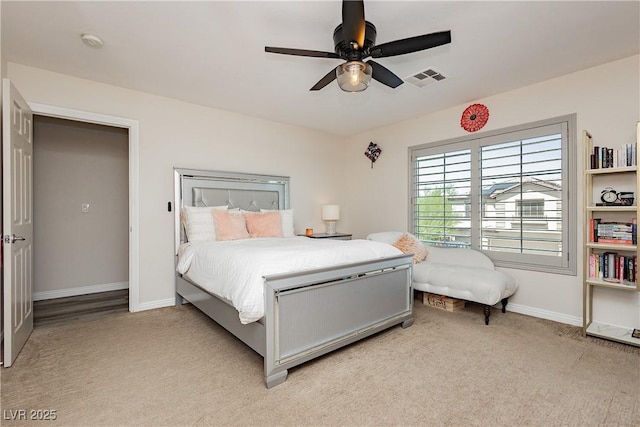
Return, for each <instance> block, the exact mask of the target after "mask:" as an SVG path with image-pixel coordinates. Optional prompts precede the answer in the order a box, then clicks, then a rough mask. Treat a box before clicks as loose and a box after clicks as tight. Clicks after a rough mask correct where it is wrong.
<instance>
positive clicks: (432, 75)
mask: <svg viewBox="0 0 640 427" xmlns="http://www.w3.org/2000/svg"><path fill="white" fill-rule="evenodd" d="M444 79H446V77H445V76H443V75H442V73H441V72H440V71H438V70H436V69H434V68H427V69H426V70H424V71H420V72H419V73H416V74H414V75H412V76H409V77H407V78H406V79H404V81H405V82H407V83H411V84H412V85H415V86H418V87H425V86H428V85H430V84H432V83H437V82H439V81H441V80H444Z"/></svg>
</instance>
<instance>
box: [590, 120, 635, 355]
mask: <svg viewBox="0 0 640 427" xmlns="http://www.w3.org/2000/svg"><path fill="white" fill-rule="evenodd" d="M636 131H637V138H636V141H637V142H640V122H639V123H638V124H637V125H636ZM582 138H583V146H584V165H585V173H584V186H583V190H584V214H585V221H584V223H585V226H584V234H583V236H584V242H585V243H584V251H583V252H584V259H583V265H584V272H583V286H582V334H583V335H584V336H587V335H590V336H595V337H599V338H604V339H608V340H612V341H617V342H622V343H625V344H630V345H635V346H638V347H640V338H634V337H632V332H633V330H634V329H635V328H637V329H640V319H639V320H638V323H639V324H636V325H630V326H629V327H620V326H615V325H608V324H604V323H600V322H596V321H594V320H593V318H594V299H596V298H597V297H598V289H599V288H600V289H605V288H606V289H613V290H615V291H619V292H640V281H638V280H637V277H638V276H640V275H639V274H638V273H637V269H638V261H640V257H639V255H640V252H639V250H638V248H639V247H640V246H639V245H638V240H637V234H638V230H637V221H638V220H640V210H639V209H638V200H637V197H634V199H633V201H632V202H631V201H630V199H626V200H625V197H629V196H630V195H631V196H638V191H640V174H639V173H638V165H637V160H636V159H637V153H636V149H637V144H634V145H631V144H627V145H625V146H623V147H615V148H612V147H603V146H600V145H598V144H597V143H596V142H594V138H593V137H592V136H591V134H590V133H589V132H588V131H586V130H585V131H583V132H582ZM606 193H609V194H606ZM613 193H615V194H613ZM623 193H624V196H623V197H620V196H621V195H622V194H623ZM616 194H617V196H618V199H617V200H615V201H613V202H607V201H608V200H612V199H615V198H616ZM607 196H610V197H611V198H609V197H607Z"/></svg>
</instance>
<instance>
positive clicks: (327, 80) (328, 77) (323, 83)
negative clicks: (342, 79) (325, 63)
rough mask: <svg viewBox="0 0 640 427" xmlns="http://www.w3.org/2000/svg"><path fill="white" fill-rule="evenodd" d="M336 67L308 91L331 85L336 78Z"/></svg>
mask: <svg viewBox="0 0 640 427" xmlns="http://www.w3.org/2000/svg"><path fill="white" fill-rule="evenodd" d="M338 67H339V65H338ZM338 67H336V68H334V69H333V70H331V71H329V72H328V73H327V75H326V76H324V77H323V78H321V79H320V81H319V82H318V83H316V84H315V85H314V86H313V87H312V88H311V89H309V90H320V89H322V88H323V87H325V86H326V85H328V84H329V83H331V82H332V81H334V80H335V79H336V78H337V77H336V70H337V68H338Z"/></svg>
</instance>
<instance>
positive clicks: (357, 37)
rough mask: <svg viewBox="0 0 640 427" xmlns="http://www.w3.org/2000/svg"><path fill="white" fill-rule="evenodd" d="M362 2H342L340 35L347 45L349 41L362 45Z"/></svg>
mask: <svg viewBox="0 0 640 427" xmlns="http://www.w3.org/2000/svg"><path fill="white" fill-rule="evenodd" d="M364 32H365V22H364V2H363V1H362V0H359V1H355V0H343V2H342V37H343V38H344V42H345V43H346V44H347V46H350V44H351V42H356V43H357V44H358V49H361V48H362V46H364Z"/></svg>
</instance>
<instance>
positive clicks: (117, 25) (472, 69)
mask: <svg viewBox="0 0 640 427" xmlns="http://www.w3.org/2000/svg"><path fill="white" fill-rule="evenodd" d="M0 7H1V8H2V10H1V17H2V56H3V60H6V61H9V62H16V63H20V64H25V65H30V66H34V67H38V68H43V69H47V70H51V71H55V72H60V73H64V74H69V75H73V76H77V77H82V78H86V79H91V80H95V81H99V82H104V83H108V84H112V85H116V86H121V87H125V88H130V89H135V90H139V91H143V92H148V93H153V94H158V95H163V96H167V97H170V98H175V99H179V100H183V101H187V102H191V103H195V104H201V105H205V106H211V107H215V108H220V109H224V110H229V111H235V112H239V113H242V114H246V115H251V116H256V117H262V118H265V119H269V120H274V121H278V122H283V123H289V124H294V125H300V126H306V127H309V128H313V129H319V130H322V131H325V132H331V133H334V134H337V135H344V136H346V135H352V134H355V133H359V132H362V131H365V130H367V129H371V128H376V127H379V126H384V125H388V124H391V123H395V122H398V121H402V120H406V119H410V118H413V117H418V116H421V115H424V114H428V113H430V112H433V111H438V110H441V109H444V108H448V107H452V106H455V105H460V104H466V103H472V102H473V101H475V100H478V99H480V98H483V97H487V96H490V95H493V94H496V93H500V92H505V91H509V90H512V89H515V88H518V87H521V86H525V85H530V84H532V83H535V82H538V81H543V80H547V79H550V78H554V77H557V76H560V75H563V74H567V73H571V72H574V71H578V70H581V69H585V68H589V67H592V66H595V65H598V64H602V63H606V62H609V61H612V60H616V59H620V58H624V57H628V56H631V55H634V54H638V52H639V46H640V2H638V1H626V2H616V1H584V2H582V1H564V2H559V1H531V2H523V1H498V2H485V1H470V2H467V1H447V2H435V1H376V0H370V1H365V16H366V19H367V20H368V21H371V22H372V23H373V24H374V25H375V26H376V27H377V30H378V37H377V44H382V43H385V42H388V41H393V40H396V39H402V38H406V37H412V36H416V35H421V34H426V33H431V32H436V31H442V30H451V32H452V43H451V44H449V45H445V46H441V47H437V48H434V49H430V50H426V51H422V52H417V53H412V54H408V55H403V56H396V57H391V58H382V59H378V60H377V61H378V62H379V63H380V64H382V65H384V66H385V67H387V68H389V69H390V70H391V71H393V72H394V73H396V74H397V75H398V76H399V77H400V78H402V79H405V78H406V77H408V76H411V75H413V74H415V73H417V72H419V71H421V70H424V69H426V68H428V67H433V68H435V69H437V70H438V71H440V72H441V73H442V74H444V75H445V76H446V77H447V79H446V80H444V81H442V82H438V83H436V84H433V85H429V86H426V87H424V88H418V87H415V86H413V85H411V84H408V83H405V84H403V85H401V86H400V87H398V88H397V89H390V88H388V87H386V86H383V85H381V84H380V83H378V82H375V81H373V82H372V83H371V86H370V87H369V88H368V89H367V90H366V91H365V92H362V93H359V94H349V93H345V92H342V91H340V89H339V87H338V86H337V83H335V82H334V83H332V84H330V85H329V86H327V87H325V88H324V89H323V90H321V91H318V92H310V91H309V88H310V87H311V86H313V85H314V84H315V83H316V82H317V81H318V80H319V79H320V78H321V77H323V76H324V75H325V74H326V73H327V72H328V71H329V70H331V69H332V68H333V67H335V66H336V65H337V64H339V63H340V62H341V61H340V60H337V59H322V58H309V57H294V56H288V55H275V54H268V53H265V52H264V47H265V46H267V45H268V46H276V47H291V48H301V49H311V50H322V51H333V39H332V35H333V30H334V29H335V27H336V26H337V25H338V24H339V23H340V21H341V3H340V2H339V1H257V2H249V1H199V2H181V1H173V2H160V1H157V2H134V1H116V2H111V1H110V2H93V1H82V2H79V1H65V2H58V1H45V2H31V1H15V2H14V1H6V0H3V1H2V2H1V3H0ZM83 33H91V34H95V35H97V36H99V37H101V38H102V39H103V40H104V47H103V48H101V49H93V48H89V47H87V46H85V45H83V44H82V43H81V41H80V35H81V34H83ZM639 72H640V70H639ZM603 78H615V76H603Z"/></svg>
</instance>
